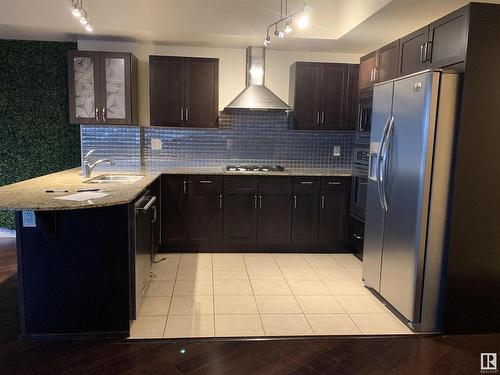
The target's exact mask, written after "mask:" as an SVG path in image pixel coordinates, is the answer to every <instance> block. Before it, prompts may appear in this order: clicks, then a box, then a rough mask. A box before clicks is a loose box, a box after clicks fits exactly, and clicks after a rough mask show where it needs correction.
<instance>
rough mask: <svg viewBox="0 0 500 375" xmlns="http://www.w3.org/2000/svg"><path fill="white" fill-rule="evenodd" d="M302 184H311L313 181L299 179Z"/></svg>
mask: <svg viewBox="0 0 500 375" xmlns="http://www.w3.org/2000/svg"><path fill="white" fill-rule="evenodd" d="M300 183H301V184H302V185H312V184H313V183H314V182H312V181H300Z"/></svg>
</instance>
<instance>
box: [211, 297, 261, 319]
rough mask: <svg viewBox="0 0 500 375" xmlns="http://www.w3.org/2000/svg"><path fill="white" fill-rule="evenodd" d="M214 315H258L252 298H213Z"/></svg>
mask: <svg viewBox="0 0 500 375" xmlns="http://www.w3.org/2000/svg"><path fill="white" fill-rule="evenodd" d="M214 304H215V314H217V315H222V314H229V315H231V314H236V315H238V314H258V312H259V311H258V310H257V305H256V304H255V297H254V296H215V297H214Z"/></svg>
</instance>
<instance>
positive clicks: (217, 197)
mask: <svg viewBox="0 0 500 375" xmlns="http://www.w3.org/2000/svg"><path fill="white" fill-rule="evenodd" d="M187 207H188V209H187V216H188V242H210V243H219V242H221V238H222V221H221V219H222V194H218V193H203V192H202V193H192V194H189V195H188V204H187Z"/></svg>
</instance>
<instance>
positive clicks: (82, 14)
mask: <svg viewBox="0 0 500 375" xmlns="http://www.w3.org/2000/svg"><path fill="white" fill-rule="evenodd" d="M71 13H72V14H73V16H74V17H75V18H79V19H80V25H82V26H83V27H84V28H85V30H87V31H88V32H89V33H90V32H92V31H94V27H93V26H92V23H91V22H90V20H89V17H88V14H87V11H86V10H85V9H83V0H71Z"/></svg>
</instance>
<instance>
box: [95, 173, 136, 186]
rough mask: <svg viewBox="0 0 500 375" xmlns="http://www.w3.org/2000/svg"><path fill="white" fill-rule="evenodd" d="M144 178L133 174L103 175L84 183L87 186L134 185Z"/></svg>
mask: <svg viewBox="0 0 500 375" xmlns="http://www.w3.org/2000/svg"><path fill="white" fill-rule="evenodd" d="M143 178H144V176H141V175H133V174H103V175H100V176H97V177H94V178H92V179H90V180H87V181H85V183H87V184H106V183H134V182H137V181H140V180H142V179H143Z"/></svg>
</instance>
